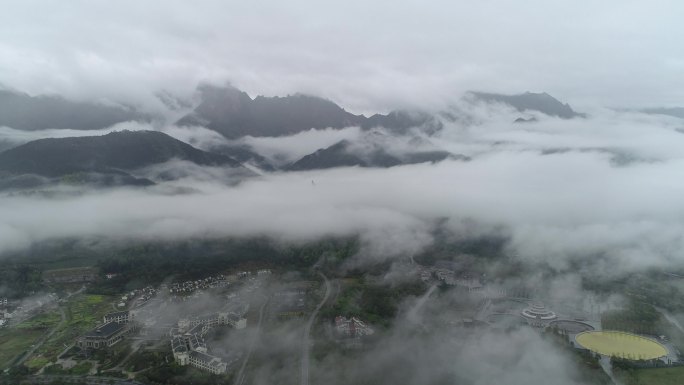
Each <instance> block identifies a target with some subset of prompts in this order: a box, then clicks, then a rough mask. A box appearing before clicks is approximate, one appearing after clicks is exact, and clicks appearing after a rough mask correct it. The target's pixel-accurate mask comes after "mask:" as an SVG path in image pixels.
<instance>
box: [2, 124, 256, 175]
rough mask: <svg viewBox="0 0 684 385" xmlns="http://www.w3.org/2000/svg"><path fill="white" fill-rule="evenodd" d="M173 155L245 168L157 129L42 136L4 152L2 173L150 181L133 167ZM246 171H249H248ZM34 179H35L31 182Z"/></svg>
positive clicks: (234, 161)
mask: <svg viewBox="0 0 684 385" xmlns="http://www.w3.org/2000/svg"><path fill="white" fill-rule="evenodd" d="M170 160H183V161H188V162H191V163H194V164H197V165H201V166H222V167H231V168H242V165H241V164H240V163H239V162H238V161H236V160H234V159H231V158H229V157H227V156H224V155H220V154H214V153H209V152H206V151H202V150H199V149H197V148H194V147H192V146H191V145H189V144H187V143H184V142H181V141H180V140H177V139H174V138H172V137H170V136H169V135H166V134H164V133H161V132H158V131H120V132H112V133H109V134H107V135H102V136H86V137H72V138H49V139H39V140H35V141H32V142H29V143H26V144H24V145H21V146H18V147H15V148H13V149H10V150H7V151H5V152H2V153H0V177H1V178H10V179H12V180H14V181H15V182H17V181H18V182H17V183H19V184H22V183H28V182H26V181H28V180H31V181H36V183H38V182H40V181H42V182H49V181H51V180H54V179H58V180H64V179H68V180H71V181H78V182H95V183H103V184H105V185H112V184H114V185H117V184H132V185H149V184H153V182H152V181H150V180H145V179H141V178H136V177H134V176H133V175H132V174H131V172H132V171H134V170H136V169H140V168H143V167H147V166H152V165H156V164H161V163H165V162H168V161H170ZM245 171H246V170H245ZM29 184H30V183H29Z"/></svg>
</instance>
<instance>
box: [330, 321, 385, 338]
mask: <svg viewBox="0 0 684 385" xmlns="http://www.w3.org/2000/svg"><path fill="white" fill-rule="evenodd" d="M335 330H336V331H337V333H338V334H340V335H342V336H345V337H350V338H361V337H364V336H369V335H372V334H373V333H374V332H375V331H374V330H373V328H371V327H370V326H368V324H366V323H365V322H363V321H361V320H360V319H358V318H356V317H351V318H346V317H343V316H337V317H335Z"/></svg>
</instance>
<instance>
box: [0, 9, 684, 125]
mask: <svg viewBox="0 0 684 385" xmlns="http://www.w3.org/2000/svg"><path fill="white" fill-rule="evenodd" d="M683 12H684V3H682V2H679V1H674V0H673V1H657V0H656V1H649V2H645V1H626V0H603V1H600V2H597V1H563V2H561V1H550V0H528V1H524V2H521V1H505V0H502V1H490V0H481V1H431V2H425V1H400V2H396V1H375V2H368V1H354V0H353V1H337V2H328V1H308V2H304V1H300V0H293V1H248V2H246V1H240V2H235V1H192V2H189V1H173V0H165V1H123V0H122V1H116V2H112V1H94V0H88V1H69V2H59V1H30V0H21V1H11V2H4V3H3V9H2V12H0V84H3V85H4V86H6V87H12V88H16V89H19V90H23V91H27V92H29V93H32V94H35V93H61V94H65V95H67V96H69V97H73V98H105V99H111V100H119V101H121V100H125V101H128V102H131V103H145V102H147V103H149V102H150V100H151V95H152V94H154V93H155V92H157V91H158V90H160V89H166V90H170V91H172V92H174V93H176V94H179V95H182V96H187V95H189V94H190V93H191V91H192V90H193V89H194V87H195V85H196V84H197V82H199V81H203V80H204V81H212V82H224V81H231V82H232V83H233V84H235V85H236V86H238V87H239V88H242V89H244V90H246V91H247V92H249V93H250V94H251V95H252V96H254V95H256V94H266V95H282V94H287V93H293V92H297V91H301V92H306V93H312V94H317V95H321V96H324V97H327V98H330V99H332V100H334V101H336V102H338V103H340V104H342V105H343V106H345V107H347V108H348V109H349V110H352V111H355V112H370V111H376V110H378V111H384V110H387V109H390V108H395V107H402V106H406V105H422V106H431V105H435V103H443V102H444V101H445V100H448V99H449V98H455V97H458V95H460V94H461V93H462V92H463V91H464V90H468V89H478V90H491V91H496V92H522V91H526V90H530V91H547V92H549V93H551V94H553V95H556V96H557V97H559V98H561V99H564V100H566V101H569V102H571V103H573V104H575V105H580V106H581V105H582V104H602V105H609V106H628V107H635V106H660V105H667V106H672V105H684V76H682V74H683V73H684V51H683V50H681V49H679V47H680V45H681V41H682V38H683V37H684V27H682V24H681V15H682V14H683Z"/></svg>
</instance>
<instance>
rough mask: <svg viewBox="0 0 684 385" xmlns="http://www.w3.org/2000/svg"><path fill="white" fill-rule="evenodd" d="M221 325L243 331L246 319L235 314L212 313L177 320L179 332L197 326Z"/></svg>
mask: <svg viewBox="0 0 684 385" xmlns="http://www.w3.org/2000/svg"><path fill="white" fill-rule="evenodd" d="M221 325H227V326H230V327H232V328H235V329H244V328H245V327H247V319H246V318H244V317H243V316H242V315H241V314H239V313H236V312H214V313H210V314H205V315H201V316H196V317H192V318H181V319H180V320H178V330H179V331H185V330H189V329H194V328H195V327H197V326H203V327H207V328H211V327H214V326H221Z"/></svg>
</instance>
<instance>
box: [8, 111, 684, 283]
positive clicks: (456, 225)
mask: <svg viewBox="0 0 684 385" xmlns="http://www.w3.org/2000/svg"><path fill="white" fill-rule="evenodd" d="M515 116H517V115H516V113H513V112H511V111H508V110H503V111H501V110H498V109H495V110H489V111H488V112H487V113H480V112H478V114H476V115H473V116H472V117H471V119H470V120H469V121H472V122H475V123H474V124H469V125H461V124H451V125H449V126H447V127H446V128H445V130H444V131H443V132H442V133H440V134H439V135H437V136H436V137H422V139H421V140H429V141H430V142H431V143H432V144H434V145H435V146H437V147H439V148H443V149H448V150H450V151H452V152H455V153H461V154H465V155H468V156H471V157H472V160H470V161H467V162H464V161H448V160H447V161H443V162H441V163H438V164H434V165H433V164H418V165H411V166H401V167H393V168H390V169H359V168H340V169H331V170H322V171H312V172H297V173H272V174H267V175H264V176H262V177H258V178H251V179H248V180H246V181H244V182H242V183H241V184H239V185H237V186H231V185H230V184H227V183H225V180H226V178H229V177H230V176H229V175H226V174H225V173H222V172H221V170H220V169H218V170H216V169H215V170H213V171H212V169H211V168H207V169H204V168H202V172H198V170H194V171H192V170H186V171H187V172H186V173H180V174H179V175H178V177H179V178H180V179H178V180H176V181H169V182H164V183H162V184H160V185H159V186H157V187H153V188H147V189H137V190H131V189H114V190H104V191H98V192H85V193H83V194H82V195H79V196H74V197H70V196H69V195H67V196H66V197H62V198H59V199H55V198H46V197H38V196H22V195H16V194H15V195H11V196H10V195H8V196H4V197H3V198H2V200H0V212H2V216H1V217H0V229H2V231H0V245H2V246H1V247H2V249H1V250H2V251H6V250H11V249H17V248H23V247H26V246H28V245H29V244H31V243H32V242H36V241H41V240H46V239H52V238H60V237H71V236H105V237H113V238H142V239H150V238H165V239H176V238H179V237H181V238H187V237H196V236H209V237H222V236H251V235H269V236H272V237H274V238H278V239H284V240H291V241H299V240H310V239H315V238H318V237H321V236H326V235H338V236H348V235H356V234H360V235H361V237H362V239H363V241H364V244H365V245H366V248H367V250H368V251H369V252H368V254H369V255H374V256H379V257H381V258H384V257H392V256H395V255H411V254H413V253H417V252H419V251H420V250H421V249H422V248H423V247H425V246H426V245H428V244H430V242H431V241H432V236H431V232H432V231H433V230H434V225H435V223H436V220H438V219H440V218H448V221H447V226H448V227H449V228H450V229H451V231H452V232H453V233H454V234H469V233H478V234H487V233H488V232H490V231H491V232H494V231H496V232H497V234H501V233H502V232H503V234H504V235H505V236H507V237H509V238H510V242H509V243H508V250H509V252H510V253H511V254H517V255H519V257H520V258H523V259H526V260H530V261H534V262H541V263H547V264H549V265H551V266H553V267H554V268H557V269H561V270H562V269H564V268H566V267H567V266H568V263H569V261H571V260H573V259H576V258H590V259H596V257H598V256H602V257H604V258H602V259H601V261H604V262H602V263H605V264H606V265H607V266H610V265H611V264H614V263H619V266H620V268H621V269H626V270H629V269H637V268H643V267H651V266H658V267H663V268H666V267H669V266H673V265H681V264H683V263H684V255H682V253H681V250H683V249H684V238H683V237H682V235H681V234H684V231H683V230H684V221H683V220H682V218H684V206H682V205H681V203H680V200H681V197H682V196H684V182H681V178H679V177H678V175H679V170H681V169H682V168H683V167H684V150H681V149H682V148H684V135H683V134H682V133H681V132H679V130H678V129H679V128H680V126H681V122H680V121H677V120H675V119H668V118H654V117H650V116H645V115H640V114H628V113H616V112H612V111H602V110H597V111H595V112H593V113H592V116H591V117H590V118H588V119H576V120H571V121H565V120H559V119H551V118H541V117H540V119H541V120H540V121H538V122H536V123H526V124H512V123H511V121H512V119H511V118H514V117H515ZM181 130H183V129H179V128H172V129H167V132H170V133H172V134H173V133H174V132H175V134H176V135H178V136H181V137H182V136H183V135H186V137H185V138H186V139H187V138H188V137H190V136H193V135H194V137H195V138H196V140H205V141H206V140H207V139H201V138H207V137H211V135H213V134H208V133H210V132H209V131H207V130H204V129H191V131H181ZM193 130H194V131H193ZM183 132H184V134H183ZM344 132H346V131H342V132H333V131H321V132H313V131H312V132H310V133H304V134H300V135H301V136H312V137H316V136H320V137H319V138H317V139H315V140H314V141H313V143H316V145H321V143H323V142H324V141H325V140H329V141H334V140H337V139H339V135H346V134H344ZM349 132H353V131H349ZM207 135H208V136H207ZM326 135H327V139H325V140H321V138H325V137H326ZM416 135H419V134H416ZM418 138H421V137H418ZM215 139H216V138H215ZM217 140H218V139H217ZM255 143H257V142H255ZM392 143H393V142H392V141H387V142H385V145H386V146H392ZM261 144H262V145H263V143H261ZM256 146H258V145H256ZM265 146H267V147H270V148H279V151H281V152H283V153H288V152H289V153H291V154H292V153H294V152H295V151H298V150H301V149H300V147H299V142H298V141H296V140H293V139H292V138H283V139H269V143H268V144H267V145H265ZM307 151H308V150H307ZM183 169H187V165H183V164H182V163H181V164H175V165H173V167H171V165H165V166H162V167H160V168H159V170H163V171H168V170H175V171H178V170H183ZM152 171H154V170H149V169H148V170H145V172H147V173H149V172H152ZM464 223H467V225H464ZM464 226H465V227H464ZM473 226H474V227H473ZM494 229H496V230H494ZM597 260H598V259H597Z"/></svg>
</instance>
